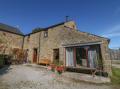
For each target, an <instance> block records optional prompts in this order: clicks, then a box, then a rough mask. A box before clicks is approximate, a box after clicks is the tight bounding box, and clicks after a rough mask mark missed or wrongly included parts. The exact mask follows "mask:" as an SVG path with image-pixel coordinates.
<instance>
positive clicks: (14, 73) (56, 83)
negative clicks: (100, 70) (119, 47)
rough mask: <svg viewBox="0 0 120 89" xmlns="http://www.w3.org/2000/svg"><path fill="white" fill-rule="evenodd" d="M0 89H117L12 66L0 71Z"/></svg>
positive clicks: (25, 67) (38, 69) (29, 67)
mask: <svg viewBox="0 0 120 89" xmlns="http://www.w3.org/2000/svg"><path fill="white" fill-rule="evenodd" d="M0 89H117V88H113V87H112V86H111V85H110V84H107V85H104V84H101V85H98V84H97V85H96V84H90V83H85V82H78V81H72V80H69V79H66V78H63V77H62V76H59V75H55V74H54V73H53V72H51V71H48V70H46V69H44V68H37V67H32V66H25V65H12V66H9V67H5V68H3V69H0Z"/></svg>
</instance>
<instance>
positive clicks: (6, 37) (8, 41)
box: [0, 31, 24, 54]
mask: <svg viewBox="0 0 120 89" xmlns="http://www.w3.org/2000/svg"><path fill="white" fill-rule="evenodd" d="M0 38H1V39H2V40H3V43H2V44H3V45H4V46H6V47H7V48H6V50H5V54H10V53H11V49H13V48H19V49H22V46H23V38H24V37H23V36H21V35H17V34H14V33H9V32H5V31H0ZM2 44H1V45H2ZM1 53H2V52H1Z"/></svg>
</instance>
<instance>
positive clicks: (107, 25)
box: [0, 0, 120, 48]
mask: <svg viewBox="0 0 120 89" xmlns="http://www.w3.org/2000/svg"><path fill="white" fill-rule="evenodd" d="M66 15H68V16H70V19H72V20H74V21H75V22H76V23H77V27H78V29H79V30H80V31H85V32H90V33H93V34H96V35H100V36H104V37H108V38H110V39H111V43H110V47H111V48H113V47H114V48H115V47H120V0H0V22H1V23H5V24H8V25H11V26H15V27H19V28H20V29H21V31H22V32H23V33H24V34H27V33H30V32H31V31H32V29H34V28H36V27H48V26H50V25H53V24H56V23H59V22H63V21H65V16H66Z"/></svg>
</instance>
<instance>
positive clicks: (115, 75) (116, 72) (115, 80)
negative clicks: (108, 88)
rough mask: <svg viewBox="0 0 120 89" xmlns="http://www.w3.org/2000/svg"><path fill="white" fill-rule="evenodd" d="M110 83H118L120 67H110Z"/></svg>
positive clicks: (119, 81) (119, 80)
mask: <svg viewBox="0 0 120 89" xmlns="http://www.w3.org/2000/svg"><path fill="white" fill-rule="evenodd" d="M112 74H113V75H112V77H111V80H112V83H113V84H118V85H120V68H112Z"/></svg>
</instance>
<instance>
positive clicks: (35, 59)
mask: <svg viewBox="0 0 120 89" xmlns="http://www.w3.org/2000/svg"><path fill="white" fill-rule="evenodd" d="M33 63H37V49H36V48H35V49H33Z"/></svg>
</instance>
